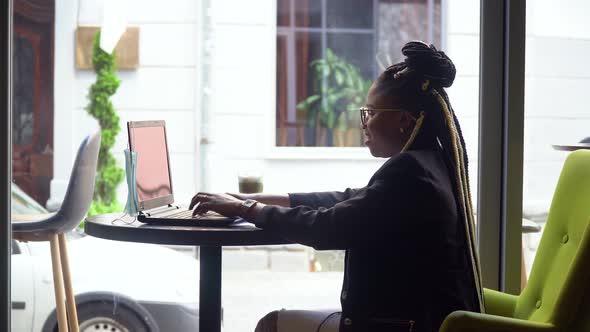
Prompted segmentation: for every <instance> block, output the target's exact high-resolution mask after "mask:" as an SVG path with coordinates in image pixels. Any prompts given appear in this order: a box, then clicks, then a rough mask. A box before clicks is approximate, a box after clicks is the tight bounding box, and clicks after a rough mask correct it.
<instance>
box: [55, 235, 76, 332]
mask: <svg viewBox="0 0 590 332" xmlns="http://www.w3.org/2000/svg"><path fill="white" fill-rule="evenodd" d="M57 237H58V240H59V255H60V258H61V271H62V273H63V277H64V285H65V289H66V307H67V311H68V322H69V323H70V330H71V331H72V332H79V331H80V325H79V324H78V313H77V311H76V298H75V297H74V290H73V288H72V275H71V274H70V262H69V259H68V249H67V247H66V236H65V234H63V233H61V234H58V235H57Z"/></svg>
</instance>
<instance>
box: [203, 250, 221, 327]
mask: <svg viewBox="0 0 590 332" xmlns="http://www.w3.org/2000/svg"><path fill="white" fill-rule="evenodd" d="M199 262H200V265H201V270H200V274H201V281H200V283H199V287H200V293H199V331H200V332H221V247H200V248H199Z"/></svg>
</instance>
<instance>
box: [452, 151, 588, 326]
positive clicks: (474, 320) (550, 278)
mask: <svg viewBox="0 0 590 332" xmlns="http://www.w3.org/2000/svg"><path fill="white" fill-rule="evenodd" d="M589 219H590V151H582V150H580V151H576V152H573V153H571V154H570V155H569V156H568V158H567V160H566V162H565V164H564V166H563V169H562V171H561V176H560V177H559V182H558V184H557V188H556V189H555V193H554V195H553V202H552V203H551V208H550V210H549V215H548V217H547V225H546V226H545V231H544V233H543V236H542V238H541V243H540V244H539V249H538V251H537V255H536V257H535V262H534V263H533V268H532V271H531V275H530V278H529V282H528V284H527V286H526V288H525V289H524V290H523V291H522V293H521V294H520V295H519V296H515V295H510V294H505V293H501V292H497V291H493V290H489V289H485V290H484V297H485V301H486V314H479V313H473V312H467V311H456V312H453V313H451V314H450V315H449V316H448V317H447V318H446V319H445V321H444V322H443V324H442V326H441V328H440V332H463V331H477V332H491V331H493V332H509V331H515V332H533V331H534V332H540V331H559V332H566V331H567V332H569V331H572V332H585V331H590V315H589V313H590V310H589V309H590V293H589V290H590V289H589V286H590V230H589V229H588V227H587V226H588V224H589V223H588V221H589Z"/></svg>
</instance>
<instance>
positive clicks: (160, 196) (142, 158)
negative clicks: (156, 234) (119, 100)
mask: <svg viewBox="0 0 590 332" xmlns="http://www.w3.org/2000/svg"><path fill="white" fill-rule="evenodd" d="M129 144H130V147H131V150H133V151H136V152H137V170H136V182H137V198H138V200H139V207H140V209H149V208H153V207H157V206H161V205H165V204H170V203H172V202H173V200H172V184H171V180H170V178H171V177H170V168H169V164H168V147H167V144H166V129H165V127H164V123H163V121H148V122H143V121H142V122H131V123H130V124H129ZM150 202H151V204H146V203H150Z"/></svg>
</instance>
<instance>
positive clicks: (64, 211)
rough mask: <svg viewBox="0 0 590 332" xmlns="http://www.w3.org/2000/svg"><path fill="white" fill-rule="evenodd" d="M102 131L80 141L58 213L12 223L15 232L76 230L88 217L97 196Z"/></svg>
mask: <svg viewBox="0 0 590 332" xmlns="http://www.w3.org/2000/svg"><path fill="white" fill-rule="evenodd" d="M100 139H101V137H100V131H98V132H97V133H95V134H93V135H92V136H88V137H86V138H85V139H84V141H82V144H80V148H79V149H78V153H77V155H76V160H75V162H74V166H72V173H71V175H70V181H69V183H68V189H67V191H66V195H65V197H64V201H63V203H62V204H61V207H60V208H59V210H58V211H57V213H56V214H54V215H52V216H50V217H49V218H47V219H44V220H39V221H33V222H18V223H13V224H12V230H13V232H34V233H36V234H37V235H41V234H47V233H51V234H57V233H64V232H67V231H70V230H72V229H74V227H76V226H77V225H78V224H79V223H80V222H81V221H82V220H83V219H84V217H85V216H86V213H88V210H89V209H90V204H91V203H92V197H93V196H94V178H95V176H96V166H97V164H98V152H99V149H100Z"/></svg>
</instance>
